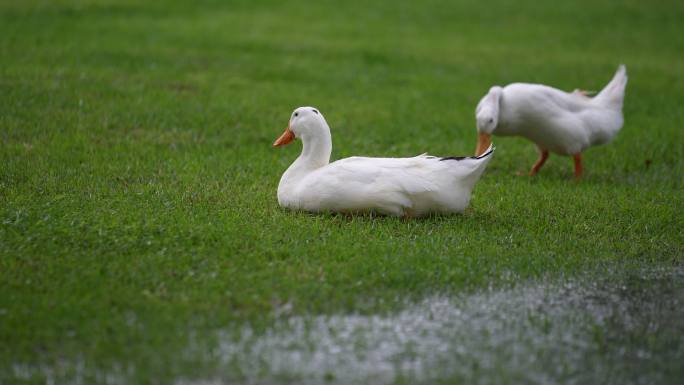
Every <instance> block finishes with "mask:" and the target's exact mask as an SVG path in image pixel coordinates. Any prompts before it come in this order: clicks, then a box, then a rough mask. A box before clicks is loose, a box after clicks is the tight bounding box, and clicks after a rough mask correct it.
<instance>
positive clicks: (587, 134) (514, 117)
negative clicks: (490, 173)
mask: <svg viewBox="0 0 684 385" xmlns="http://www.w3.org/2000/svg"><path fill="white" fill-rule="evenodd" d="M626 85H627V70H626V69H625V66H624V65H620V67H619V68H618V70H617V72H616V73H615V76H613V80H611V81H610V83H608V85H607V86H606V87H605V88H604V89H603V90H601V92H599V93H598V95H596V96H594V97H588V96H587V93H586V92H584V91H580V90H575V91H574V92H564V91H561V90H559V89H556V88H552V87H548V86H545V85H541V84H528V83H513V84H509V85H507V86H506V87H503V88H502V87H499V86H494V87H492V88H491V89H490V90H489V93H488V94H487V95H485V96H484V97H483V98H482V100H480V103H479V104H478V105H477V109H476V110H475V117H476V119H477V131H478V134H479V137H478V143H477V149H476V155H479V154H482V153H484V152H485V151H487V148H489V145H490V143H491V137H492V135H500V136H514V135H515V136H522V137H525V138H527V139H529V140H531V141H533V142H534V143H535V144H536V145H537V147H538V148H539V154H540V155H539V159H538V160H537V162H536V163H535V164H534V166H532V170H530V175H535V174H537V172H538V171H539V169H540V168H541V167H542V166H543V165H544V162H546V159H547V158H548V156H549V151H552V152H555V153H557V154H561V155H571V156H572V157H573V158H574V161H575V177H576V178H580V177H581V176H582V151H584V150H585V149H587V148H588V147H590V146H595V145H599V144H605V143H608V142H610V141H611V140H612V139H613V137H614V136H615V135H616V134H617V133H618V131H620V128H622V124H623V117H622V102H623V99H624V97H625V86H626Z"/></svg>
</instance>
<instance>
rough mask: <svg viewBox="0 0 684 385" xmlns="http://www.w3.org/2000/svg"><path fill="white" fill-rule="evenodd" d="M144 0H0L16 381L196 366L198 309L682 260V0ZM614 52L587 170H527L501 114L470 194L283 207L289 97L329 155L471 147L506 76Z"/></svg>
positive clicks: (2, 331) (262, 308)
mask: <svg viewBox="0 0 684 385" xmlns="http://www.w3.org/2000/svg"><path fill="white" fill-rule="evenodd" d="M147 3H150V4H144V5H143V2H136V1H108V0H102V1H85V0H84V1H72V2H67V1H22V2H11V1H2V3H1V4H0V36H2V37H1V38H0V381H2V379H3V377H5V378H7V379H10V378H12V376H13V374H12V373H13V372H12V370H11V369H10V368H11V366H12V364H14V363H17V362H21V363H30V364H40V363H48V365H51V364H52V363H55V362H59V361H60V360H64V359H67V360H68V359H72V358H74V357H87V358H88V359H89V360H92V361H89V365H91V366H95V367H107V366H108V365H111V364H113V363H117V362H119V363H121V362H124V363H125V362H135V363H137V364H138V366H137V370H138V371H137V374H136V375H137V376H138V377H137V378H139V379H144V378H147V377H148V376H154V377H155V378H158V381H160V383H165V382H168V381H170V379H173V378H174V376H176V375H180V374H186V375H191V376H192V375H201V371H202V368H201V367H200V366H195V367H183V366H174V365H175V364H177V363H179V362H181V361H182V360H180V359H177V355H178V354H177V352H178V351H179V349H181V348H182V346H184V344H186V343H187V336H188V334H190V333H195V334H198V335H204V333H208V332H209V331H213V330H215V329H217V328H221V327H225V325H227V324H231V323H232V322H238V323H241V322H250V323H253V324H267V323H268V322H269V317H270V316H271V313H272V310H273V309H274V308H277V307H279V306H280V305H281V304H283V303H286V302H288V301H289V302H291V303H292V305H293V309H292V312H293V313H294V314H319V313H337V312H349V311H361V312H371V313H372V312H382V311H386V310H390V309H392V308H393V306H394V305H393V303H395V301H394V300H396V299H397V298H405V297H410V298H420V297H421V296H422V295H425V294H428V293H433V292H462V291H466V290H478V289H480V288H485V287H488V286H489V285H494V286H497V285H503V284H508V283H510V282H511V281H517V280H527V279H535V278H539V277H547V276H551V277H554V276H561V275H563V276H576V275H577V276H579V275H581V274H585V272H587V271H601V269H604V268H606V267H607V266H622V267H624V268H641V267H644V266H665V267H667V266H674V265H679V264H681V263H682V260H683V257H684V216H683V215H682V210H684V195H683V194H682V188H683V187H684V183H683V182H682V180H683V178H682V177H683V176H684V161H682V159H683V158H684V145H683V143H684V127H683V126H684V108H682V105H681V102H682V100H684V76H683V75H684V56H682V52H684V28H683V27H682V20H684V3H682V2H680V1H658V2H643V1H636V0H634V1H624V2H621V3H620V4H617V2H613V1H607V0H605V1H604V0H591V1H588V0H587V1H576V2H565V3H562V4H552V3H551V2H549V3H547V2H539V1H532V0H529V1H528V0H525V1H518V2H510V4H509V2H507V1H503V0H501V1H498V2H488V3H487V4H483V3H481V2H478V1H459V2H448V1H436V0H429V1H424V2H405V3H401V4H397V3H395V2H393V1H387V2H368V1H364V2H361V1H347V2H333V1H318V2H314V3H308V2H283V1H273V2H266V1H263V2H249V1H244V2H220V1H215V2H211V1H202V2H181V1H179V2H177V3H171V2H147ZM186 3H187V4H186ZM190 3H192V5H190ZM619 63H625V64H626V65H627V68H628V72H629V76H630V80H629V84H628V87H627V96H626V100H625V107H624V113H625V126H624V128H623V129H622V131H621V132H620V134H619V135H618V137H617V138H616V140H615V141H614V142H613V143H611V144H609V145H607V146H604V147H600V148H594V149H590V150H588V151H587V152H586V153H585V156H584V161H585V170H586V175H585V178H584V180H583V181H582V182H580V183H574V182H573V181H572V178H571V175H572V162H571V159H570V158H565V157H559V156H552V157H551V158H550V160H549V162H548V163H547V165H546V166H545V168H544V169H542V171H541V173H540V175H539V176H538V177H537V178H534V179H529V178H526V177H517V176H515V175H514V174H515V173H516V172H517V171H522V170H527V169H528V168H529V167H530V166H531V164H532V163H533V162H534V160H535V157H536V151H535V150H534V147H533V145H531V144H530V143H528V142H526V141H523V140H519V139H506V138H504V139H496V138H495V144H496V145H497V152H496V154H495V157H494V159H493V160H492V162H491V163H490V165H489V168H488V170H487V171H486V172H485V174H484V176H483V178H482V180H481V182H480V183H479V184H478V185H477V187H476V189H475V191H474V197H473V201H472V208H471V209H469V210H468V211H467V213H466V214H465V215H461V216H443V217H433V218H428V219H424V220H415V221H406V220H400V219H395V218H385V217H375V216H352V217H347V216H337V215H309V214H304V213H297V212H288V211H284V210H281V209H280V208H279V207H278V204H277V201H276V188H277V184H278V181H279V178H280V175H281V174H282V172H283V171H284V170H285V169H286V168H287V166H288V165H289V163H290V162H291V161H292V160H294V158H295V157H296V156H297V155H298V153H299V148H298V146H299V144H296V145H295V146H290V147H286V148H283V149H272V148H271V147H270V144H271V143H272V141H273V140H274V139H275V138H276V137H277V136H278V135H279V134H280V133H281V132H282V129H283V128H284V127H285V125H286V124H287V120H288V118H289V114H290V113H291V111H292V110H293V109H294V108H295V107H298V106H300V105H313V106H316V107H317V108H319V109H320V110H321V111H322V112H323V114H325V116H326V119H327V120H328V123H329V124H330V126H331V128H332V132H333V143H334V149H333V158H335V159H337V158H342V157H346V156H351V155H371V156H409V155H415V154H418V153H422V152H425V151H429V152H430V153H432V154H435V155H463V154H470V153H472V152H473V150H474V147H475V142H476V133H475V128H474V116H473V115H474V108H475V105H476V104H477V101H478V100H479V99H480V97H481V96H482V95H483V94H484V93H485V92H486V91H487V89H488V88H489V87H490V86H491V85H493V84H505V83H509V82H513V81H529V82H539V83H546V84H551V85H554V86H557V87H559V88H563V89H568V90H571V89H574V88H584V89H591V90H596V89H600V88H601V87H602V86H603V85H604V84H605V83H606V82H607V81H608V80H609V79H610V78H611V76H612V75H613V72H614V71H615V69H616V68H617V65H618V64H619ZM293 147H294V148H293ZM511 277H513V278H511ZM132 320H133V321H132ZM207 335H208V334H207ZM178 365H180V364H178ZM170 367H171V368H170ZM3 368H5V369H4V370H3Z"/></svg>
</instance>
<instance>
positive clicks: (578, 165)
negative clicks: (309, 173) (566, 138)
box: [572, 152, 582, 179]
mask: <svg viewBox="0 0 684 385" xmlns="http://www.w3.org/2000/svg"><path fill="white" fill-rule="evenodd" d="M572 159H574V160H575V179H581V178H582V153H581V152H578V153H577V154H575V155H573V156H572Z"/></svg>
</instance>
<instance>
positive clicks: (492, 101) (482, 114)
mask: <svg viewBox="0 0 684 385" xmlns="http://www.w3.org/2000/svg"><path fill="white" fill-rule="evenodd" d="M501 92H502V88H501V87H499V86H494V87H492V88H490V89H489V92H488V93H487V95H485V96H484V97H483V98H482V99H481V100H480V103H478V104H477V108H476V109H475V119H476V120H477V133H478V137H477V148H476V149H475V155H477V156H480V155H482V154H483V153H484V152H485V151H487V149H488V148H489V145H490V144H492V134H493V133H494V131H495V130H496V126H497V125H498V124H499V103H500V101H501Z"/></svg>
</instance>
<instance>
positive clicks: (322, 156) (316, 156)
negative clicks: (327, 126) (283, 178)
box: [290, 130, 332, 171]
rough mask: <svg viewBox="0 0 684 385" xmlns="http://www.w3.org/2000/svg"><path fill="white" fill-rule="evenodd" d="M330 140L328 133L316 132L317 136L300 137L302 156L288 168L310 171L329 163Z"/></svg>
mask: <svg viewBox="0 0 684 385" xmlns="http://www.w3.org/2000/svg"><path fill="white" fill-rule="evenodd" d="M331 152H332V138H331V137H330V131H328V130H326V132H318V133H317V135H311V136H305V137H302V154H301V155H299V158H297V160H295V162H294V163H293V164H292V166H291V167H290V168H293V167H295V166H297V168H298V169H302V170H306V171H312V170H315V169H317V168H320V167H323V166H325V165H327V164H328V163H330V153H331Z"/></svg>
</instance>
